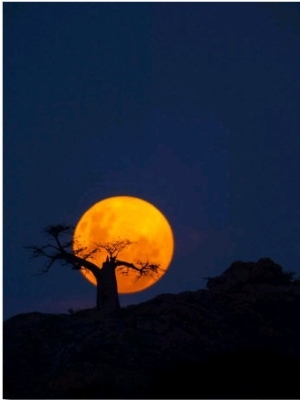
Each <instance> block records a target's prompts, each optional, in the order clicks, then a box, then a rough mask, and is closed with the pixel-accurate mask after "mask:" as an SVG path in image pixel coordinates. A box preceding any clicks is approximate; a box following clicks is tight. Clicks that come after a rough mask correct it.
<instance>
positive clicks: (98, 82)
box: [3, 3, 300, 318]
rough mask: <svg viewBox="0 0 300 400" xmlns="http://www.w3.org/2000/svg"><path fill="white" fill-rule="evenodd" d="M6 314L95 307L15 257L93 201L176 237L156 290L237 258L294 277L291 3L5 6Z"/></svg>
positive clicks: (297, 214) (73, 281)
mask: <svg viewBox="0 0 300 400" xmlns="http://www.w3.org/2000/svg"><path fill="white" fill-rule="evenodd" d="M3 67H4V146H3V151H4V220H3V221H4V231H3V235H4V275H3V285H4V318H7V317H9V316H11V315H14V314H17V313H20V312H29V311H43V312H67V310H68V309H69V308H71V307H72V308H75V309H76V308H83V307H87V306H92V305H94V303H95V288H94V287H93V286H92V285H91V284H89V283H88V282H87V281H85V280H84V279H83V278H82V276H81V275H80V274H79V273H77V272H75V271H73V270H70V269H68V268H67V267H61V266H56V267H53V269H52V270H51V271H50V272H49V273H48V274H46V275H43V276H38V277H33V276H32V274H33V273H34V272H35V271H37V270H39V269H40V268H41V266H42V264H43V260H40V261H35V262H30V261H29V260H28V255H29V254H28V252H27V251H26V250H25V249H24V246H26V245H30V244H38V243H41V242H42V240H43V236H42V234H41V232H42V230H43V228H44V227H45V226H47V225H49V224H55V223H59V222H67V223H70V224H76V222H77V221H78V219H79V218H80V216H81V215H82V214H83V213H84V212H85V211H86V209H88V208H89V207H90V206H92V205H93V204H94V203H95V202H97V201H99V200H101V199H104V198H106V197H109V196H114V195H131V196H137V197H141V198H144V199H145V200H148V201H150V202H152V203H153V204H154V205H156V206H157V207H158V208H159V209H160V210H161V211H162V212H163V213H164V214H165V215H166V216H167V218H168V219H169V221H170V224H171V225H172V227H173V230H174V234H175V241H176V251H175V256H174V260H173V263H172V265H171V267H170V269H169V271H168V273H167V274H166V275H165V276H164V278H163V279H162V280H161V281H159V283H157V284H156V285H155V286H153V287H152V288H151V289H148V290H146V291H144V292H141V293H139V294H136V295H131V296H129V295H127V296H122V297H121V302H122V304H124V305H125V304H130V303H134V302H140V301H144V300H147V299H149V298H152V297H154V296H155V295H157V294H160V293H178V292H182V291H186V290H196V289H199V288H202V287H204V285H205V280H204V279H203V278H204V277H207V276H212V275H216V274H219V273H221V272H222V271H223V270H224V269H225V268H227V267H228V266H229V265H230V263H231V262H232V261H234V260H237V259H241V260H245V261H255V260H257V259H258V258H260V257H271V258H273V259H274V261H276V262H278V263H279V264H281V265H282V266H283V268H284V269H286V270H292V271H296V272H297V273H298V274H299V273H300V262H299V261H300V256H299V249H300V247H299V238H300V208H299V204H300V179H299V176H300V168H299V154H300V112H299V110H300V84H299V71H300V6H299V4H298V3H264V4H263V3H4V62H3Z"/></svg>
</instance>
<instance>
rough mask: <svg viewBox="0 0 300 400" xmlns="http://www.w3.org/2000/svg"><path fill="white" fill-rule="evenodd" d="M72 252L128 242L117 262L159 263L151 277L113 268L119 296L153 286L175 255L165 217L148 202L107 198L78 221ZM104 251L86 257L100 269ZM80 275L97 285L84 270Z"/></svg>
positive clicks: (118, 197) (171, 235) (127, 197)
mask: <svg viewBox="0 0 300 400" xmlns="http://www.w3.org/2000/svg"><path fill="white" fill-rule="evenodd" d="M73 239H74V241H73V242H74V243H73V249H74V251H75V252H76V250H78V249H80V248H82V247H86V248H87V250H86V251H87V252H89V251H90V250H92V249H93V248H95V245H97V244H100V243H105V242H111V241H116V240H125V239H128V240H130V241H132V242H134V243H133V244H131V245H129V246H128V247H126V248H125V249H124V250H122V251H121V252H120V253H119V254H118V256H117V259H119V260H123V261H127V262H130V263H133V264H134V265H136V263H137V261H142V262H147V261H149V262H151V263H154V264H159V266H160V267H161V270H160V271H159V272H158V273H157V274H155V275H152V276H142V277H141V278H139V279H137V275H136V274H135V273H134V272H132V271H130V270H129V274H128V275H124V274H122V273H121V272H120V271H118V269H116V277H117V284H118V292H119V293H134V292H139V291H141V290H144V289H146V288H148V287H149V286H152V285H153V284H154V283H156V282H157V281H158V280H159V279H160V278H161V277H162V276H163V275H164V273H165V272H166V270H167V269H168V267H169V265H170V263H171V260H172V257H173V252H174V238H173V232H172V229H171V226H170V224H169V222H168V221H167V219H166V217H165V216H164V215H163V214H162V213H161V212H160V211H159V210H158V209H157V208H156V207H155V206H154V205H152V204H151V203H149V202H147V201H145V200H142V199H140V198H137V197H131V196H117V197H109V198H107V199H104V200H102V201H99V202H98V203H96V204H94V205H93V206H92V207H91V208H89V209H88V210H87V211H86V212H85V213H84V214H83V215H82V217H81V218H80V220H79V222H78V224H77V225H76V228H75V231H74V237H73ZM106 256H107V253H106V251H105V250H101V251H100V252H97V253H95V254H94V255H92V256H91V257H89V258H88V260H89V261H91V262H93V263H94V264H96V265H97V266H98V268H101V267H102V263H103V262H104V261H105V259H106ZM82 273H83V276H84V277H85V278H86V279H88V280H89V281H90V282H91V283H93V284H94V285H96V280H95V278H94V275H93V274H92V273H91V272H90V271H87V270H84V271H83V272H82Z"/></svg>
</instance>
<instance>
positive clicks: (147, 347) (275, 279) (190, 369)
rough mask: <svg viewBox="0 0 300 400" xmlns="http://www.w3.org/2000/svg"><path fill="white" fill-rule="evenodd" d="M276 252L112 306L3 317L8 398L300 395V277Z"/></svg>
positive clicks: (274, 396) (252, 396)
mask: <svg viewBox="0 0 300 400" xmlns="http://www.w3.org/2000/svg"><path fill="white" fill-rule="evenodd" d="M297 282H298V281H293V280H292V279H291V275H290V274H286V273H284V272H283V271H282V269H281V267H280V266H279V265H277V264H275V263H273V261H272V260H270V259H262V260H259V261H258V262H257V263H243V262H235V263H233V264H232V265H231V266H230V267H229V268H228V269H227V270H226V271H225V272H224V273H223V274H222V275H221V276H220V277H216V278H212V279H209V280H208V289H205V290H198V291H196V292H184V293H180V294H176V295H171V294H165V295H160V296H158V297H156V298H154V299H153V300H151V301H148V302H145V303H142V304H139V305H132V306H128V307H127V308H124V309H121V310H120V311H118V312H115V313H111V314H109V315H104V314H101V313H99V312H97V311H95V310H82V311H78V312H75V313H73V314H70V315H66V314H58V315H53V314H42V313H38V312H36V313H29V314H20V315H17V316H15V317H12V318H10V319H9V320H8V321H6V322H5V323H4V331H3V340H4V346H3V350H4V359H3V360H4V375H3V384H4V398H9V399H16V398H22V399H25V398H30V399H35V398H38V399H46V398H52V399H56V398H57V399H58V398H60V399H62V398H72V399H76V398H81V399H82V398H84V399H99V398H300V387H299V384H298V379H299V376H300V339H299V338H300V322H299V316H300V313H299V311H300V286H299V284H298V283H297Z"/></svg>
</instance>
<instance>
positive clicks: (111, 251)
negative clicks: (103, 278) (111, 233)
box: [97, 239, 134, 257]
mask: <svg viewBox="0 0 300 400" xmlns="http://www.w3.org/2000/svg"><path fill="white" fill-rule="evenodd" d="M133 243H134V242H132V241H131V240H128V239H124V240H114V241H111V242H104V243H100V244H98V245H97V246H98V247H99V248H101V249H104V250H106V252H107V253H108V255H109V256H110V257H117V256H118V254H119V253H120V252H121V251H123V250H124V249H125V248H126V247H127V246H130V245H131V244H133Z"/></svg>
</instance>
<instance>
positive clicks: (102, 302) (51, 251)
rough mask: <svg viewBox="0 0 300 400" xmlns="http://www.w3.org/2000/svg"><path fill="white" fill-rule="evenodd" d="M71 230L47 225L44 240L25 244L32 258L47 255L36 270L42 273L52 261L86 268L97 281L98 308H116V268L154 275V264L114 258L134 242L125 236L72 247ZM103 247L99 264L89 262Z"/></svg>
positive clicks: (137, 276)
mask: <svg viewBox="0 0 300 400" xmlns="http://www.w3.org/2000/svg"><path fill="white" fill-rule="evenodd" d="M73 231H74V228H72V227H71V226H69V225H63V224H58V225H50V226H48V227H47V228H46V229H45V233H46V235H47V238H48V242H47V244H45V245H42V246H27V249H29V250H30V252H31V257H32V258H39V257H42V258H45V259H47V263H46V267H45V269H44V270H42V271H40V273H46V272H48V271H49V270H50V268H51V267H52V266H53V265H54V264H55V263H57V262H58V263H60V264H62V265H70V266H71V267H72V269H74V270H77V271H78V270H88V271H90V272H91V273H92V274H93V275H94V277H95V279H96V282H97V299H96V306H97V309H98V310H108V311H110V310H116V309H119V308H120V303H119V295H118V287H117V279H116V270H117V269H118V271H120V272H121V273H122V274H124V275H127V276H128V274H129V271H133V272H134V273H135V275H136V279H139V278H140V277H142V276H145V275H147V276H149V275H150V276H151V275H154V276H155V275H156V274H158V273H159V272H160V271H162V268H161V267H160V266H159V265H158V264H154V263H151V262H149V261H147V262H141V261H138V262H137V263H136V265H134V264H132V263H130V262H127V261H123V260H120V259H118V258H117V256H118V254H119V253H120V252H121V251H122V250H124V249H125V248H126V247H128V246H130V245H132V244H134V243H133V242H132V241H130V240H128V239H124V240H115V241H111V242H105V243H97V244H95V245H93V247H92V248H91V246H89V247H79V248H77V249H76V250H74V249H73V244H74V241H73ZM103 250H104V251H106V253H107V257H106V260H105V261H104V262H103V263H102V266H98V265H96V264H95V263H93V262H92V261H91V260H93V256H94V255H95V254H96V253H98V252H100V251H103Z"/></svg>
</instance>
